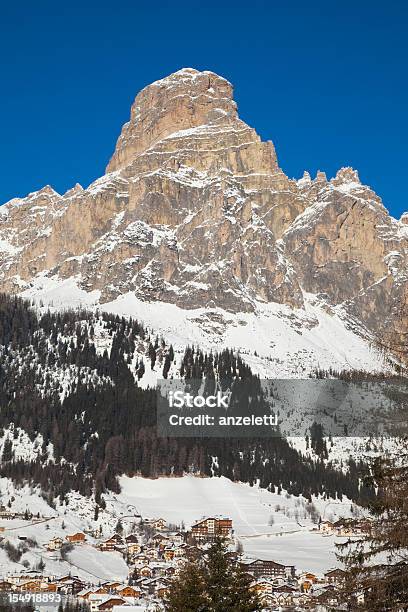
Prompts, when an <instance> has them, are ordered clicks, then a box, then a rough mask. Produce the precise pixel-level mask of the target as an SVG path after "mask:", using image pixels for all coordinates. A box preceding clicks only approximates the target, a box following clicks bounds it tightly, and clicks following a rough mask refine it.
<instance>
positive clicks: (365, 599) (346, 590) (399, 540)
mask: <svg viewBox="0 0 408 612" xmlns="http://www.w3.org/2000/svg"><path fill="white" fill-rule="evenodd" d="M366 480H368V481H369V483H370V484H371V485H374V486H376V487H378V492H379V494H378V496H377V497H376V499H375V500H374V501H372V502H371V504H370V510H371V512H372V514H373V518H372V519H371V520H370V521H369V523H368V524H367V527H368V529H366V530H365V532H364V533H363V535H362V536H361V537H358V538H353V539H352V540H348V541H347V542H345V543H344V544H338V545H337V546H338V549H339V552H338V554H337V556H338V558H339V559H340V560H341V561H342V562H343V563H345V565H346V573H345V575H344V580H343V582H342V586H341V588H340V589H339V590H340V597H341V599H342V600H343V601H345V602H346V603H347V604H348V606H349V608H348V609H349V610H364V611H367V612H368V611H369V612H386V611H388V610H389V611H394V610H407V609H408V529H407V524H408V440H407V439H405V440H401V441H400V447H399V449H398V452H397V453H393V454H392V455H389V456H381V457H378V458H376V459H375V460H374V461H373V463H372V467H371V474H370V476H368V477H366ZM359 522H361V521H359V520H358V519H351V520H350V521H349V524H350V526H352V527H353V526H354V527H357V526H358V523H359Z"/></svg>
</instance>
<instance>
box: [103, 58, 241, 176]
mask: <svg viewBox="0 0 408 612" xmlns="http://www.w3.org/2000/svg"><path fill="white" fill-rule="evenodd" d="M232 95H233V87H232V85H231V83H229V82H228V81H227V80H226V79H224V78H223V77H220V76H218V75H217V74H215V73H214V72H210V71H203V72H200V71H198V70H195V69H194V68H182V69H181V70H178V71H177V72H174V73H173V74H170V75H169V76H167V77H165V78H163V79H161V80H159V81H155V82H154V83H152V84H151V85H148V86H147V87H145V88H144V89H142V91H141V92H140V93H139V94H138V95H137V96H136V99H135V101H134V103H133V105H132V108H131V113H130V120H129V121H128V122H127V123H125V125H124V126H123V128H122V132H121V135H120V137H119V139H118V142H117V145H116V149H115V152H114V154H113V156H112V158H111V160H110V162H109V164H108V167H107V172H111V171H114V170H119V169H121V168H123V167H125V166H127V165H128V164H129V163H131V161H132V159H134V158H135V157H136V156H137V155H138V154H140V153H142V152H143V151H145V150H146V149H148V148H149V147H151V146H152V145H154V144H155V143H156V142H158V141H160V140H162V139H163V138H166V137H167V136H169V135H171V134H172V133H176V132H179V131H181V130H186V129H191V128H195V127H199V126H201V125H217V124H223V125H225V124H228V123H229V122H231V121H233V120H235V119H236V118H237V106H236V103H235V102H234V100H233V97H232Z"/></svg>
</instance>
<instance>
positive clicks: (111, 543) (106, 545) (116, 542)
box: [98, 533, 123, 552]
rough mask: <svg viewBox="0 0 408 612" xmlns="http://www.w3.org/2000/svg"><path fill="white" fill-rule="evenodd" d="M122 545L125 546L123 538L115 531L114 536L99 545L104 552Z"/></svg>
mask: <svg viewBox="0 0 408 612" xmlns="http://www.w3.org/2000/svg"><path fill="white" fill-rule="evenodd" d="M121 546H123V540H122V538H121V536H120V535H119V534H117V533H114V534H113V536H111V537H110V538H108V539H107V540H105V541H104V542H101V543H100V544H99V545H98V547H99V550H102V551H103V552H111V551H113V550H116V549H117V548H118V547H121Z"/></svg>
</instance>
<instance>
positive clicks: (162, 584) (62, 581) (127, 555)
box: [0, 516, 344, 612]
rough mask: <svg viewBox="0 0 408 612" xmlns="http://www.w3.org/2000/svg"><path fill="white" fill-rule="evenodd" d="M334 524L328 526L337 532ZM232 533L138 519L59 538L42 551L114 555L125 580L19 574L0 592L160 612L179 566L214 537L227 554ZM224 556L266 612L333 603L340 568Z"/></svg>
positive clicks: (221, 525)
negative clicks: (320, 572) (106, 532)
mask: <svg viewBox="0 0 408 612" xmlns="http://www.w3.org/2000/svg"><path fill="white" fill-rule="evenodd" d="M338 523H339V522H338ZM338 523H335V524H333V525H336V528H340V525H338ZM328 529H329V522H328V521H326V522H324V523H321V524H320V525H319V530H320V531H322V532H323V533H329V531H328ZM326 530H327V531H326ZM120 531H122V530H120ZM233 534H234V530H233V524H232V520H231V519H229V518H225V517H217V516H213V517H206V518H202V519H200V520H199V521H197V522H196V523H194V524H193V525H192V527H191V528H190V529H189V530H188V531H186V530H184V529H181V530H178V529H176V528H175V527H174V526H170V525H167V523H166V521H165V520H164V519H162V518H155V519H145V520H142V521H141V522H140V524H138V525H135V526H134V532H132V533H129V534H127V535H125V534H123V533H122V532H120V533H113V534H112V535H111V536H109V537H107V538H104V539H102V538H101V537H100V533H97V532H93V533H92V534H88V533H84V532H75V533H68V534H66V535H65V536H64V538H62V537H53V538H52V539H50V540H49V542H48V543H46V545H45V548H46V550H48V551H58V550H61V549H62V548H63V547H64V545H69V546H70V547H72V546H84V545H87V546H93V547H95V548H97V549H98V550H100V551H101V552H106V553H111V552H118V553H120V554H121V555H122V556H123V559H124V560H125V562H126V564H127V566H128V568H129V573H128V577H127V579H126V581H120V580H118V581H112V580H111V581H103V580H102V581H99V580H96V581H95V582H94V583H92V582H86V581H84V580H81V579H80V578H79V577H78V576H73V575H68V576H62V577H55V576H49V575H44V574H42V573H41V572H38V571H23V572H22V573H21V574H16V575H8V576H7V577H5V578H4V579H3V580H2V581H0V591H3V592H4V591H13V592H24V593H25V592H35V593H38V592H54V593H61V594H62V595H66V596H73V597H75V598H77V599H78V600H82V601H86V602H87V603H88V604H89V606H90V609H91V612H98V611H99V610H101V611H102V610H112V609H113V608H114V607H115V606H117V607H118V609H117V610H114V611H113V612H120V611H121V610H122V607H125V608H126V607H129V606H135V605H139V606H143V605H144V603H145V602H148V603H149V604H150V605H153V604H154V605H155V606H157V609H161V606H162V602H163V598H165V596H166V594H167V592H168V590H169V587H170V584H171V580H172V579H173V577H174V576H176V575H177V573H178V571H179V569H180V568H181V567H182V565H183V563H184V562H185V561H193V562H194V561H196V560H198V559H199V558H200V557H201V556H202V555H204V554H205V552H206V549H207V548H208V546H209V545H210V544H211V543H212V542H213V541H214V540H215V538H216V537H217V536H221V537H223V538H225V539H227V541H230V543H231V549H232V548H233V546H232V544H233ZM91 535H92V538H91V537H90V536H91ZM96 536H98V537H96ZM228 555H229V557H230V560H231V563H234V564H239V565H240V566H241V568H242V570H243V571H244V572H245V573H246V574H247V575H248V577H249V579H250V581H251V588H252V589H254V590H256V591H257V592H258V594H259V595H260V597H261V598H262V601H263V603H264V605H265V609H266V610H268V609H269V610H274V609H276V608H288V609H289V608H292V609H293V607H296V606H297V607H301V608H302V609H308V608H310V609H312V608H313V607H314V606H316V605H322V606H336V605H337V603H338V602H337V597H338V596H337V594H336V593H337V591H338V585H339V584H340V583H341V582H342V580H344V572H343V571H342V570H340V569H336V570H332V571H330V572H327V573H326V574H325V575H324V576H321V577H319V576H316V575H314V574H312V573H303V574H299V573H298V572H297V571H296V568H295V566H294V565H284V564H282V563H278V562H277V561H274V560H267V559H254V558H247V557H246V556H244V555H242V554H240V553H239V552H236V551H233V550H231V551H230V552H229V553H228ZM139 609H140V608H139ZM129 612H131V611H130V610H129Z"/></svg>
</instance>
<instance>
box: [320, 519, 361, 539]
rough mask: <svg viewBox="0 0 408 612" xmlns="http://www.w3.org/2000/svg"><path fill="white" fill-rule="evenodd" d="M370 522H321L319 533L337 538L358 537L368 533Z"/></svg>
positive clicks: (343, 520)
mask: <svg viewBox="0 0 408 612" xmlns="http://www.w3.org/2000/svg"><path fill="white" fill-rule="evenodd" d="M370 525H371V523H370V521H369V520H368V519H362V520H360V521H350V520H347V519H339V520H338V521H335V522H332V521H321V522H320V524H319V531H320V532H321V533H323V534H325V535H334V536H338V537H350V536H360V535H363V534H365V533H369V531H370Z"/></svg>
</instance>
